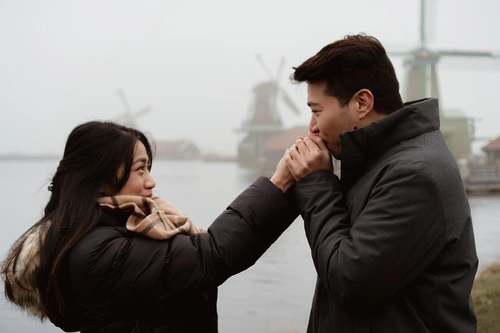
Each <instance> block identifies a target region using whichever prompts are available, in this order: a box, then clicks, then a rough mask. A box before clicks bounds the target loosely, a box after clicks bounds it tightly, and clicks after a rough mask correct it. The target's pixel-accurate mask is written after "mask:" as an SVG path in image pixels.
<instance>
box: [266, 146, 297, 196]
mask: <svg viewBox="0 0 500 333" xmlns="http://www.w3.org/2000/svg"><path fill="white" fill-rule="evenodd" d="M287 154H288V149H287V150H286V152H285V154H284V155H283V157H282V158H281V159H280V161H279V162H278V165H277V166H276V171H275V172H274V174H273V176H272V177H271V182H272V183H273V184H274V185H276V186H277V187H279V188H280V189H281V191H282V192H283V193H285V192H286V191H288V189H289V188H290V187H291V186H292V185H294V184H295V179H294V178H293V176H292V174H291V173H290V170H288V167H287V165H286V161H285V158H286V156H287Z"/></svg>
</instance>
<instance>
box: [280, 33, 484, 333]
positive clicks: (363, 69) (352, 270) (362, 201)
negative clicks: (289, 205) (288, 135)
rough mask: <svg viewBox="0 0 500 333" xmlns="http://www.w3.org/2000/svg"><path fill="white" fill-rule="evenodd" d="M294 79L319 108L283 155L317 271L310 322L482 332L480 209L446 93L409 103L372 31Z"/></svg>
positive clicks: (363, 328)
mask: <svg viewBox="0 0 500 333" xmlns="http://www.w3.org/2000/svg"><path fill="white" fill-rule="evenodd" d="M292 78H293V80H294V81H296V82H297V83H300V82H306V83H307V85H308V105H309V106H310V108H311V111H312V115H311V122H310V128H309V130H310V133H309V136H308V137H306V138H299V140H297V142H296V144H295V145H294V146H292V148H291V149H289V150H287V152H286V153H285V156H284V160H285V161H286V164H287V166H288V168H289V170H290V172H291V175H292V176H293V178H295V180H296V181H297V183H296V185H295V188H294V189H293V193H294V196H295V198H296V200H297V204H298V206H299V209H300V211H301V215H302V217H303V219H304V222H305V230H306V236H307V238H308V241H309V245H310V247H311V254H312V257H313V261H314V265H315V267H316V271H317V273H318V280H317V285H316V291H315V294H314V300H313V305H312V309H311V314H310V321H309V326H308V332H373V333H393V332H394V333H401V332H475V331H476V316H475V313H474V307H473V304H472V300H471V296H470V292H471V288H472V284H473V281H474V276H475V273H476V270H477V265H478V258H477V254H476V249H475V242H474V234H473V229H472V222H471V214H470V209H469V203H468V200H467V195H466V193H465V190H464V187H463V183H462V181H461V178H460V174H459V171H458V168H457V165H456V162H455V160H454V158H453V156H452V154H451V153H450V151H449V149H448V147H447V145H446V143H445V141H444V139H443V136H442V134H441V132H440V130H439V111H438V105H437V100H435V99H423V100H419V101H414V102H410V103H406V104H403V102H402V100H401V96H400V94H399V83H398V81H397V78H396V74H395V71H394V67H393V66H392V64H391V62H390V60H389V58H388V57H387V54H386V52H385V49H384V47H383V46H382V45H381V43H380V42H379V41H378V40H377V39H375V38H373V37H370V36H366V35H354V36H346V37H345V38H344V39H342V40H338V41H336V42H334V43H332V44H329V45H327V46H325V47H324V48H323V49H322V50H321V51H319V53H318V54H316V55H315V56H313V57H311V58H309V59H308V60H307V61H305V62H304V63H303V64H302V65H300V66H299V67H297V68H295V72H294V74H293V75H292ZM330 154H332V155H333V156H334V157H335V158H337V159H340V160H341V173H340V177H341V179H340V180H339V179H338V177H337V176H336V175H334V174H333V173H332V163H331V155H330Z"/></svg>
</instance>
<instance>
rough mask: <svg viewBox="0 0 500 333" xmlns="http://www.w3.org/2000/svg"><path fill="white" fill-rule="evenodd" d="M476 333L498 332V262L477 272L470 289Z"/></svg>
mask: <svg viewBox="0 0 500 333" xmlns="http://www.w3.org/2000/svg"><path fill="white" fill-rule="evenodd" d="M472 298H473V299H474V306H475V308H476V314H477V333H498V332H500V261H499V262H496V263H493V264H490V265H489V266H487V267H486V268H485V269H483V270H481V272H479V275H478V277H477V278H476V281H475V282H474V286H473V288H472Z"/></svg>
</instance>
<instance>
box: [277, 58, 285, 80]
mask: <svg viewBox="0 0 500 333" xmlns="http://www.w3.org/2000/svg"><path fill="white" fill-rule="evenodd" d="M284 67H285V58H284V57H281V59H280V64H279V66H278V71H277V72H276V81H278V80H279V79H280V77H281V74H282V73H283V68H284Z"/></svg>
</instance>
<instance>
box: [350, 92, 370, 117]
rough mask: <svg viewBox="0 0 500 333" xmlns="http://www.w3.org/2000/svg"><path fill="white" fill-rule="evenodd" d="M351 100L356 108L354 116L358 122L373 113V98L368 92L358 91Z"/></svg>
mask: <svg viewBox="0 0 500 333" xmlns="http://www.w3.org/2000/svg"><path fill="white" fill-rule="evenodd" d="M353 100H354V102H355V103H356V106H357V110H356V111H357V112H356V114H357V117H358V119H359V120H363V119H365V118H366V117H367V116H368V115H370V113H371V112H372V111H373V105H374V104H373V103H374V98H373V94H372V92H371V91H370V90H368V89H361V90H359V91H358V92H356V93H355V94H354V96H353Z"/></svg>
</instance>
